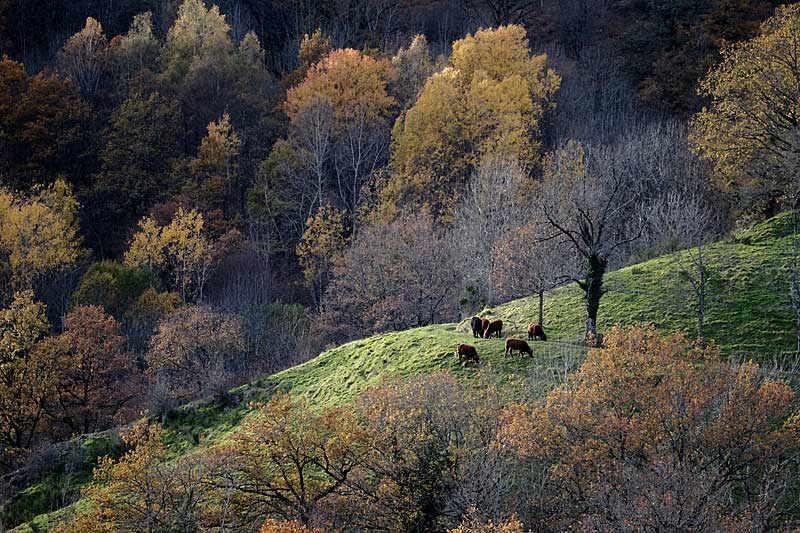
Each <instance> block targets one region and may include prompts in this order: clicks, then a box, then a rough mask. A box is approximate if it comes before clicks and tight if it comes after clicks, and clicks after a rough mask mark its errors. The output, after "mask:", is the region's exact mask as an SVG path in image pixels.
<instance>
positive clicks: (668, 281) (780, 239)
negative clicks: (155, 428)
mask: <svg viewBox="0 0 800 533" xmlns="http://www.w3.org/2000/svg"><path fill="white" fill-rule="evenodd" d="M789 222H790V221H789V217H788V216H786V215H784V216H779V217H777V218H775V219H772V220H770V221H768V222H765V223H763V224H760V225H758V226H755V227H754V228H752V229H750V230H748V231H744V232H741V233H739V234H737V235H735V236H734V237H732V238H730V239H728V240H725V241H722V242H719V243H716V244H714V245H713V246H710V247H709V248H708V258H709V268H710V271H711V273H712V278H713V282H712V287H711V289H710V295H709V301H708V306H707V311H706V319H707V322H706V331H707V335H706V336H707V338H709V339H711V340H713V341H714V342H716V343H718V344H719V345H720V346H722V348H723V349H724V350H725V352H726V353H734V352H746V353H748V354H751V355H753V356H755V357H758V356H759V355H762V354H764V355H765V354H769V353H775V352H779V351H787V350H791V349H792V347H793V339H794V319H793V313H792V310H791V305H790V302H789V298H788V292H787V287H788V274H787V272H786V266H787V265H788V262H789V260H790V252H791V249H792V246H791V238H790V237H788V235H790V231H789V229H790V224H789ZM607 285H608V288H609V290H610V292H609V293H608V294H606V295H605V296H604V297H603V300H602V304H601V307H600V315H599V321H598V322H599V323H598V327H599V329H600V330H601V331H602V330H605V329H608V328H609V327H611V326H612V325H626V324H634V323H641V322H652V323H654V324H655V325H656V326H657V327H658V328H659V329H661V330H662V331H664V332H672V331H677V330H685V331H687V332H689V333H690V334H693V333H694V332H695V330H696V319H695V318H694V311H693V308H692V299H691V293H689V292H687V291H686V290H685V285H686V284H685V281H684V280H683V279H682V277H681V275H680V273H679V271H678V269H677V267H676V265H675V260H674V257H672V256H666V257H660V258H657V259H653V260H650V261H647V262H644V263H640V264H638V265H635V266H631V267H627V268H623V269H621V270H618V271H616V272H612V273H610V274H609V275H608V278H607ZM544 307H545V311H544V312H545V329H546V331H547V333H548V335H549V336H550V338H551V339H555V340H556V342H546V343H544V342H537V343H534V345H533V347H534V357H533V358H526V359H524V360H523V359H520V358H519V357H515V358H513V359H506V358H504V357H503V340H502V339H486V340H484V339H474V340H473V338H472V335H471V334H468V333H467V330H468V329H469V325H468V320H465V321H464V322H462V323H460V324H441V325H435V326H428V327H424V328H419V329H414V330H409V331H403V332H396V333H387V334H383V335H377V336H374V337H370V338H367V339H363V340H358V341H355V342H351V343H348V344H345V345H343V346H340V347H338V348H334V349H332V350H328V351H326V352H324V353H322V354H321V355H319V356H318V357H316V358H315V359H313V360H311V361H308V362H307V363H304V364H302V365H299V366H297V367H294V368H291V369H288V370H285V371H283V372H280V373H278V374H275V375H273V376H268V377H265V378H263V379H261V380H259V381H256V382H254V383H251V384H249V385H245V386H242V387H239V388H238V389H235V390H233V391H231V393H230V394H229V395H228V397H226V398H224V399H221V400H215V401H209V402H201V403H198V404H195V405H192V406H187V407H185V408H183V409H181V410H179V411H178V412H177V413H176V414H175V415H174V416H173V417H172V418H170V419H169V420H166V421H165V424H164V425H165V429H166V438H167V440H168V442H169V444H170V446H171V449H172V451H173V453H174V454H176V455H180V454H184V453H190V452H191V451H192V450H194V449H197V447H198V446H202V445H204V444H208V443H210V442H213V441H215V440H217V439H219V438H222V437H223V436H224V435H225V434H227V433H228V432H229V431H230V430H231V429H233V428H235V426H236V425H237V424H238V423H239V421H240V420H241V419H242V417H243V416H246V414H247V412H248V409H249V407H248V406H249V404H250V402H251V401H252V400H263V399H267V398H268V397H269V396H270V395H272V394H273V393H274V392H275V391H276V390H280V391H290V392H292V393H293V394H295V395H298V396H303V397H305V398H308V399H309V400H310V401H311V402H312V404H314V405H318V406H327V405H334V404H341V403H345V402H347V401H349V400H350V399H352V398H353V397H354V396H355V395H357V394H358V393H359V392H361V391H362V390H364V389H365V388H366V387H368V386H369V385H370V384H372V383H375V382H376V381H378V380H379V379H381V377H382V376H386V375H391V374H399V375H402V376H411V375H415V374H421V373H426V372H432V371H436V370H441V369H449V370H451V371H452V372H454V373H455V374H456V375H458V376H461V377H463V378H464V379H469V378H470V377H471V376H473V375H474V374H475V373H476V372H477V370H476V368H475V367H474V366H472V365H468V366H462V365H460V364H459V363H458V361H457V359H456V357H455V356H454V355H453V350H454V348H455V346H456V345H457V344H458V343H461V342H470V343H473V344H475V346H476V347H477V349H478V352H479V354H480V356H481V363H480V366H481V367H482V368H492V369H494V370H495V371H497V372H499V373H500V374H501V375H502V376H507V377H509V378H513V379H518V378H524V381H525V382H526V383H527V384H528V389H529V393H533V394H540V393H542V392H544V391H545V390H546V389H547V387H548V386H550V384H551V383H553V382H554V381H558V376H563V375H564V373H565V372H568V371H571V370H572V369H574V368H575V367H576V366H577V365H578V364H579V363H580V360H581V357H582V354H583V349H582V348H581V347H579V346H577V345H575V344H572V343H571V341H577V340H578V339H580V337H581V334H582V331H583V321H584V307H583V302H582V300H581V293H580V290H579V289H578V288H577V287H575V286H574V285H571V286H566V287H563V288H561V289H558V290H555V291H552V292H551V293H550V294H548V295H546V297H545V305H544ZM535 313H536V301H535V299H533V298H526V299H522V300H516V301H512V302H509V303H507V304H504V305H499V306H497V307H495V308H492V309H487V310H485V311H484V313H483V314H486V315H488V316H491V317H499V318H501V319H503V320H504V321H505V322H506V329H505V331H504V336H506V335H524V332H525V328H526V326H527V324H528V322H530V321H531V320H533V319H534V316H535ZM37 489H38V490H39V492H41V487H37V486H34V487H31V488H29V489H28V490H27V491H26V493H29V494H35V493H37ZM26 503H30V504H31V505H33V504H34V502H33V501H32V500H26V498H25V496H24V495H21V498H20V500H18V501H17V504H18V505H20V506H23V505H25V504H26ZM51 516H52V515H51ZM48 518H50V517H48V516H40V517H38V518H37V519H36V522H35V525H34V524H33V523H29V524H23V525H22V526H20V527H19V528H17V529H15V530H14V531H17V532H26V533H27V532H31V531H42V530H44V528H46V524H47V522H48ZM32 526H33V527H32Z"/></svg>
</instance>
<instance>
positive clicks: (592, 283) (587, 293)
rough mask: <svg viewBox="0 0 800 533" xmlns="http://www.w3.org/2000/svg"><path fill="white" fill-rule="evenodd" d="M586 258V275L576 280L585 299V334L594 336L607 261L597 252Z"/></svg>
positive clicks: (603, 292)
mask: <svg viewBox="0 0 800 533" xmlns="http://www.w3.org/2000/svg"><path fill="white" fill-rule="evenodd" d="M586 259H587V262H588V268H587V269H586V277H585V278H584V280H583V281H579V282H578V286H579V287H580V288H581V289H582V290H583V292H584V299H585V301H586V334H587V335H588V334H590V333H591V334H592V335H595V336H596V335H597V312H598V310H599V309H600V298H602V297H603V294H605V290H604V289H603V276H604V275H605V273H606V267H607V266H608V261H607V260H606V259H605V258H603V257H600V256H598V255H597V254H591V255H589V256H588V257H587V258H586Z"/></svg>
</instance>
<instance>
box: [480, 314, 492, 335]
mask: <svg viewBox="0 0 800 533" xmlns="http://www.w3.org/2000/svg"><path fill="white" fill-rule="evenodd" d="M489 323H490V320H489V319H488V318H485V317H484V318H481V332H480V334H479V336H480V337H483V332H484V331H486V328H488V327H489Z"/></svg>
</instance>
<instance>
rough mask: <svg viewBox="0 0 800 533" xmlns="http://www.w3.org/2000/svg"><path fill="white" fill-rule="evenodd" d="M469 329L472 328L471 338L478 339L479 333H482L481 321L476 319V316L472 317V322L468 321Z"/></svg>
mask: <svg viewBox="0 0 800 533" xmlns="http://www.w3.org/2000/svg"><path fill="white" fill-rule="evenodd" d="M469 325H470V327H472V336H473V337H476V338H477V337H480V336H481V333H483V329H484V328H483V319H481V318H478V317H476V316H474V317H472V320H470V321H469Z"/></svg>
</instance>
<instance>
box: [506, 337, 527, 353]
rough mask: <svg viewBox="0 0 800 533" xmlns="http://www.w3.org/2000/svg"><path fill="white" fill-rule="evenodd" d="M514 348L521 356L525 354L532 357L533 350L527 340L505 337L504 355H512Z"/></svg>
mask: <svg viewBox="0 0 800 533" xmlns="http://www.w3.org/2000/svg"><path fill="white" fill-rule="evenodd" d="M514 350H516V351H518V352H519V353H520V354H522V355H523V357H524V355H525V354H528V355H530V356H531V357H533V350H531V347H530V346H528V343H527V342H525V341H523V340H519V339H506V351H505V355H514Z"/></svg>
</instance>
